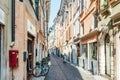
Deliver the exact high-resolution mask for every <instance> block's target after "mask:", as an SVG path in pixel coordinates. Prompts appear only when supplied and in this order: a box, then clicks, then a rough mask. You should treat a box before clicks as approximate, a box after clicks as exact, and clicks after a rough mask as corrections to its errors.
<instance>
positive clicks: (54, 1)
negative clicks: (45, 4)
mask: <svg viewBox="0 0 120 80" xmlns="http://www.w3.org/2000/svg"><path fill="white" fill-rule="evenodd" d="M60 3H61V0H51V5H50V6H51V7H50V20H49V27H52V25H53V20H54V19H55V17H56V16H57V13H58V11H59V9H60Z"/></svg>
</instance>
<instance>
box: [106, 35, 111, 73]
mask: <svg viewBox="0 0 120 80" xmlns="http://www.w3.org/2000/svg"><path fill="white" fill-rule="evenodd" d="M110 49H111V47H110V36H109V35H108V34H107V35H106V37H105V73H106V74H107V75H110V74H111V71H110V70H111V52H110V51H111V50H110Z"/></svg>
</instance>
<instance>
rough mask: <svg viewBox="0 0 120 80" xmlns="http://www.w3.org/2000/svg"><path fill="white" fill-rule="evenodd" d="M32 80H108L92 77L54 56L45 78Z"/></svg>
mask: <svg viewBox="0 0 120 80" xmlns="http://www.w3.org/2000/svg"><path fill="white" fill-rule="evenodd" d="M33 80H108V79H106V78H103V77H101V76H98V75H92V74H91V73H90V72H89V71H85V70H84V69H82V68H80V67H76V66H74V65H71V64H69V63H63V60H62V59H61V58H59V57H57V56H55V55H51V66H50V70H49V72H48V74H47V75H46V76H45V77H39V78H33Z"/></svg>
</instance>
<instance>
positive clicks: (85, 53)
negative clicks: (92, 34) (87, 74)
mask: <svg viewBox="0 0 120 80" xmlns="http://www.w3.org/2000/svg"><path fill="white" fill-rule="evenodd" d="M83 54H84V55H85V57H86V58H87V57H88V54H87V44H84V45H83Z"/></svg>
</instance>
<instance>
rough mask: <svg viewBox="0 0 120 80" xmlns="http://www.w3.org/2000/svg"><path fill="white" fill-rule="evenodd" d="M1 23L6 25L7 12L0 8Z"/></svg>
mask: <svg viewBox="0 0 120 80" xmlns="http://www.w3.org/2000/svg"><path fill="white" fill-rule="evenodd" d="M0 23H2V24H5V12H4V11H3V10H2V9H1V8H0Z"/></svg>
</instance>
